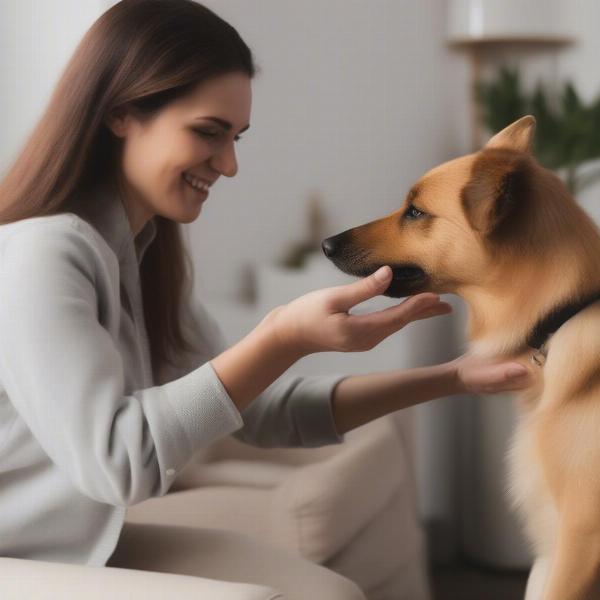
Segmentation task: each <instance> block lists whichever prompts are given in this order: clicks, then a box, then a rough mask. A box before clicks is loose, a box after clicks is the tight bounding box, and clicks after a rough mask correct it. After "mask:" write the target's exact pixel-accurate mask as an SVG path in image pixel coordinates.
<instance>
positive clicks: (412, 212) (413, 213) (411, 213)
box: [405, 204, 425, 219]
mask: <svg viewBox="0 0 600 600" xmlns="http://www.w3.org/2000/svg"><path fill="white" fill-rule="evenodd" d="M424 214H425V213H424V212H422V211H420V210H419V209H418V208H415V207H414V206H413V205H412V204H411V205H410V206H409V207H408V210H407V211H406V213H405V216H406V217H407V218H408V219H418V218H419V217H422V216H423V215H424Z"/></svg>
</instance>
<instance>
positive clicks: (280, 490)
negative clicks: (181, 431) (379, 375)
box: [126, 411, 430, 600]
mask: <svg viewBox="0 0 600 600" xmlns="http://www.w3.org/2000/svg"><path fill="white" fill-rule="evenodd" d="M408 418H409V415H407V414H406V411H404V413H403V414H402V416H400V415H399V414H395V415H386V416H384V417H381V418H379V419H376V420H374V421H372V422H370V423H368V424H366V425H364V426H362V427H359V428H356V429H354V430H352V431H350V432H348V433H347V434H346V438H345V441H344V442H343V443H342V444H335V445H329V446H323V447H320V448H258V447H254V446H249V445H247V444H244V443H242V442H240V441H238V440H237V439H235V438H233V437H231V436H228V437H226V438H223V439H221V440H219V441H217V442H216V443H214V444H212V445H211V446H210V447H208V448H205V449H202V450H201V451H200V452H199V453H198V454H197V455H196V456H195V457H194V459H193V460H192V461H191V462H190V463H189V464H188V465H187V466H186V468H185V469H184V470H183V471H182V472H181V473H180V474H179V476H178V479H177V480H176V481H175V482H174V484H173V486H172V488H171V490H170V492H169V493H168V494H167V495H166V496H163V497H160V498H150V499H149V500H146V501H144V502H141V503H140V504H136V505H135V506H132V507H129V508H128V511H127V516H126V520H127V521H130V522H135V523H155V524H164V525H178V526H188V527H203V528H217V529H225V530H231V531H238V532H241V533H244V534H247V535H250V536H256V537H257V538H260V539H261V540H263V541H267V542H269V543H271V544H274V545H276V546H278V547H281V548H284V549H286V550H292V551H294V552H296V553H298V554H299V555H301V556H303V557H304V558H307V559H309V560H311V561H313V562H315V563H317V564H320V565H323V566H325V567H328V568H329V569H332V570H333V571H336V572H337V573H340V574H341V575H344V576H345V577H347V578H349V579H351V580H353V581H354V582H356V583H357V584H358V585H359V587H360V588H361V589H362V590H363V592H364V593H365V595H366V596H367V598H368V600H429V598H430V589H429V582H428V576H427V567H426V552H425V540H424V535H423V532H422V529H421V526H420V524H419V522H418V518H417V514H416V508H415V485H414V475H413V473H412V468H411V467H410V464H411V461H410V453H409V452H408V451H407V442H406V439H405V434H404V431H405V430H406V429H407V427H406V425H407V424H406V420H407V419H408ZM190 491H193V500H192V496H190Z"/></svg>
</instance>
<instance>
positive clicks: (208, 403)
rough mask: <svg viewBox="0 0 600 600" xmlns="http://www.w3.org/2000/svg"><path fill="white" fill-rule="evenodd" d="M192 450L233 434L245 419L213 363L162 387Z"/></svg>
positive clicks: (206, 364) (204, 365)
mask: <svg viewBox="0 0 600 600" xmlns="http://www.w3.org/2000/svg"><path fill="white" fill-rule="evenodd" d="M162 389H163V391H164V392H165V395H166V397H167V399H168V401H169V404H170V405H171V408H172V410H173V411H174V413H175V415H176V417H177V420H178V421H179V423H180V425H181V427H182V429H183V431H184V432H185V435H186V437H187V439H188V441H189V444H190V448H191V452H195V451H196V450H197V449H198V448H200V447H203V446H207V445H209V444H211V443H212V442H214V441H216V440H218V439H220V438H222V437H225V436H226V435H229V434H231V433H232V432H234V431H236V430H237V429H240V428H241V427H243V426H244V420H243V418H242V415H241V414H240V412H239V410H238V409H237V407H236V405H235V404H234V402H233V400H232V399H231V398H230V397H229V394H228V393H227V390H226V389H225V387H224V386H223V384H222V383H221V380H220V379H219V378H218V376H217V374H216V372H215V370H214V369H213V367H212V365H211V364H210V362H206V363H204V364H203V365H201V366H200V367H198V368H197V369H194V370H193V371H191V372H190V373H188V374H187V375H184V376H183V377H180V378H179V379H176V380H174V381H171V382H169V383H166V384H164V385H163V386H162Z"/></svg>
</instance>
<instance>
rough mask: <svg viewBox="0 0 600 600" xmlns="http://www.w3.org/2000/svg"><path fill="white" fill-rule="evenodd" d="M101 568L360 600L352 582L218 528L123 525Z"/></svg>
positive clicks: (294, 595) (308, 599)
mask: <svg viewBox="0 0 600 600" xmlns="http://www.w3.org/2000/svg"><path fill="white" fill-rule="evenodd" d="M106 566H107V567H120V568H129V569H138V570H144V571H159V572H163V573H177V574H180V575H192V576H196V577H202V578H209V579H212V580H214V579H217V580H221V581H229V582H246V583H251V584H257V585H261V586H265V587H267V588H270V589H273V590H276V591H277V592H280V593H281V595H277V594H275V595H266V596H265V598H273V599H275V598H277V599H279V598H285V600H313V599H315V600H316V599H318V600H366V598H365V595H364V594H363V592H362V591H361V590H360V588H359V587H358V586H357V585H356V584H355V583H354V582H352V581H350V580H349V579H347V578H346V577H343V576H342V575H339V574H338V573H335V572H334V571H332V570H330V569H327V568H325V567H323V566H321V565H317V564H315V563H313V562H310V561H308V560H306V559H304V558H302V557H301V556H299V555H297V554H294V553H293V552H291V551H288V550H285V549H280V548H277V547H275V546H273V545H271V544H267V543H265V542H262V541H261V540H258V539H254V538H253V537H250V536H248V535H244V534H241V533H237V532H232V531H224V530H218V529H203V528H197V527H177V526H173V525H153V524H141V523H128V522H125V524H124V527H123V530H122V532H121V537H120V538H119V542H118V544H117V548H116V549H115V552H114V553H113V555H112V556H111V557H110V559H109V561H108V563H107V565H106ZM233 587H234V586H232V588H233ZM265 591H268V590H265ZM228 597H232V598H233V597H236V596H235V593H232V594H231V595H230V596H229V595H228ZM240 597H241V596H240Z"/></svg>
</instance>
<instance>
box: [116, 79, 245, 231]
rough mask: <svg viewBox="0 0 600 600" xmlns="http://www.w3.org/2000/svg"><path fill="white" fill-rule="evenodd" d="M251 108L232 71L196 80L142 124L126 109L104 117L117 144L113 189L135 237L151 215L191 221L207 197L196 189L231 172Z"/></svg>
mask: <svg viewBox="0 0 600 600" xmlns="http://www.w3.org/2000/svg"><path fill="white" fill-rule="evenodd" d="M251 103H252V92H251V86H250V78H249V77H248V76H247V75H246V74H245V73H242V72H234V73H228V74H226V75H220V76H217V77H214V78H212V79H210V80H207V81H205V82H202V83H201V84H199V85H198V86H197V87H196V88H195V89H194V90H193V91H192V92H191V93H189V94H188V95H186V96H184V97H182V98H179V99H177V100H175V101H173V102H171V103H169V104H167V105H166V106H165V107H164V108H163V109H161V110H160V111H159V112H158V113H157V114H156V115H155V116H154V117H153V118H152V119H151V120H149V121H146V122H142V121H139V120H137V119H136V118H135V116H134V115H133V113H131V112H130V111H126V110H125V111H121V114H120V115H118V116H116V115H115V116H112V117H111V119H109V122H108V125H109V127H110V128H111V130H112V131H113V133H114V134H115V135H117V136H118V137H120V138H123V146H122V152H121V156H120V173H119V185H120V187H121V190H122V191H123V203H124V205H125V210H126V212H127V215H128V217H129V221H130V223H131V226H132V230H133V232H134V234H137V233H139V231H140V230H141V229H142V228H143V227H144V225H145V224H146V223H147V221H148V220H149V219H150V218H151V217H153V216H154V215H156V214H158V215H161V216H163V217H166V218H168V219H172V220H173V221H177V222H179V223H190V222H191V221H194V220H195V219H196V218H197V216H198V214H199V213H200V209H201V207H202V204H203V202H204V201H205V200H206V199H207V197H208V195H209V191H207V189H206V188H204V189H200V190H199V189H196V188H197V186H198V185H197V184H199V185H200V186H203V184H205V185H207V186H209V187H210V186H212V185H213V184H214V183H215V182H216V180H217V179H218V178H219V177H220V176H221V175H226V176H227V177H233V176H234V175H235V174H236V173H237V170H238V166H237V160H236V156H235V142H236V141H237V140H238V139H239V134H240V133H242V132H243V131H245V130H246V129H248V127H249V122H250V109H251ZM186 179H187V180H188V181H186ZM193 179H196V180H197V181H196V185H195V184H194V182H193Z"/></svg>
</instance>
